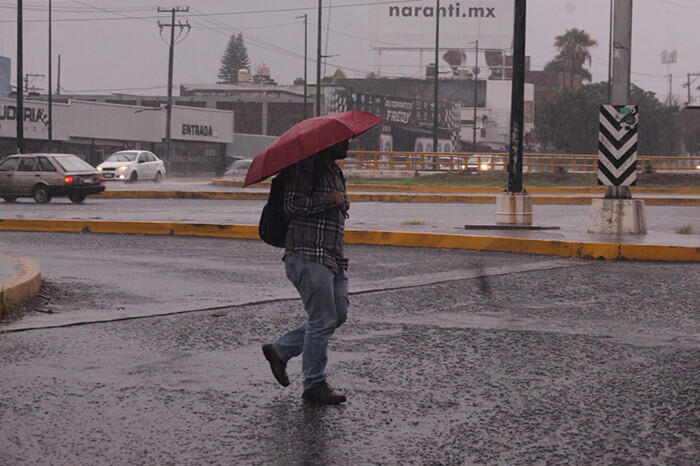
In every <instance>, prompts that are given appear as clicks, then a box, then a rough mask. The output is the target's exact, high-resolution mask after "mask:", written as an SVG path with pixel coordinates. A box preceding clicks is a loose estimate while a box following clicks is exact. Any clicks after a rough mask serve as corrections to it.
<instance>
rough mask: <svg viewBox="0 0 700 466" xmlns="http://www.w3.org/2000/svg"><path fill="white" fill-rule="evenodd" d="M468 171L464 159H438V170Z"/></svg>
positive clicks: (443, 157)
mask: <svg viewBox="0 0 700 466" xmlns="http://www.w3.org/2000/svg"><path fill="white" fill-rule="evenodd" d="M466 169H467V165H466V164H465V163H464V158H462V157H454V156H452V157H448V156H441V157H438V170H449V171H463V170H466Z"/></svg>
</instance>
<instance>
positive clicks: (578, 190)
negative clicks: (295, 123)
mask: <svg viewBox="0 0 700 466" xmlns="http://www.w3.org/2000/svg"><path fill="white" fill-rule="evenodd" d="M211 182H212V184H213V185H215V186H229V187H235V188H242V187H243V182H242V181H232V180H222V179H220V178H214V179H212V180H211ZM266 186H268V187H269V183H257V184H254V185H251V187H257V188H263V187H266ZM347 189H348V191H380V192H409V193H462V194H499V193H501V192H503V190H504V189H505V188H504V187H499V186H397V185H381V184H352V183H351V182H350V183H348V184H347ZM525 189H526V190H527V192H529V193H530V194H595V195H599V196H603V195H605V190H606V187H605V186H563V187H560V186H552V187H529V188H528V187H526V188H525ZM632 194H633V195H636V194H656V195H658V194H676V195H678V194H691V195H692V194H694V195H698V196H700V188H644V187H632Z"/></svg>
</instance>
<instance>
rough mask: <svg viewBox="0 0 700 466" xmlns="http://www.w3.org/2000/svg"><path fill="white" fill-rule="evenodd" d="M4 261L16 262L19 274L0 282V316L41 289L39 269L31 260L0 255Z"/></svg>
mask: <svg viewBox="0 0 700 466" xmlns="http://www.w3.org/2000/svg"><path fill="white" fill-rule="evenodd" d="M0 256H2V257H3V258H5V259H9V260H11V261H14V262H16V263H17V264H18V265H19V272H18V273H17V274H15V275H14V276H13V277H11V278H9V279H4V280H3V281H1V282H0V315H2V313H3V311H4V310H5V309H7V308H8V307H10V306H14V305H15V304H18V303H21V302H24V301H28V300H30V299H32V298H33V297H34V296H36V295H37V293H39V290H40V289H41V268H40V267H39V264H37V263H36V262H34V261H33V260H29V259H23V258H20V257H15V256H10V255H7V254H0Z"/></svg>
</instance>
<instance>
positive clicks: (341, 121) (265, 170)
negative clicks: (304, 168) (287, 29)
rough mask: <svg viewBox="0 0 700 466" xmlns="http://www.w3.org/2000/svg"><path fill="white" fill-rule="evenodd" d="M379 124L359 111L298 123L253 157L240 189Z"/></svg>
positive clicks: (372, 116)
mask: <svg viewBox="0 0 700 466" xmlns="http://www.w3.org/2000/svg"><path fill="white" fill-rule="evenodd" d="M382 121H384V118H381V117H378V116H376V115H373V114H371V113H367V112H361V111H360V110H350V111H349V112H343V113H331V114H329V115H323V116H319V117H316V118H309V119H308V120H303V121H300V122H299V123H297V124H296V125H294V126H292V127H291V128H289V130H288V131H287V132H286V133H284V134H283V135H282V136H280V138H279V139H278V140H277V141H275V142H274V143H273V144H272V145H271V146H270V147H268V148H267V149H265V150H264V151H262V152H261V153H259V154H258V155H256V156H255V158H254V159H253V163H251V164H250V168H249V169H248V173H247V174H246V177H245V182H244V183H243V186H244V187H245V186H248V185H251V184H253V183H257V182H259V181H262V180H264V179H266V178H269V177H271V176H272V175H275V174H277V173H279V172H281V171H282V170H284V169H285V168H287V167H288V166H290V165H293V164H295V163H297V162H299V161H300V160H304V159H305V158H307V157H310V156H312V155H314V154H315V153H317V152H319V151H321V150H323V149H326V148H328V147H331V146H332V145H334V144H337V143H339V142H342V141H346V140H348V139H351V138H354V137H355V136H357V135H359V134H362V133H364V132H365V131H367V130H368V129H370V128H373V127H374V126H377V125H378V124H379V123H381V122H382Z"/></svg>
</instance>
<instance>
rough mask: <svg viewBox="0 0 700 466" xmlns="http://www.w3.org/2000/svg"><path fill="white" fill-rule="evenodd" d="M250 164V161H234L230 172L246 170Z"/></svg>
mask: <svg viewBox="0 0 700 466" xmlns="http://www.w3.org/2000/svg"><path fill="white" fill-rule="evenodd" d="M250 162H251V160H236V161H235V162H233V164H232V165H231V169H232V170H240V169H241V168H248V167H250Z"/></svg>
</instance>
